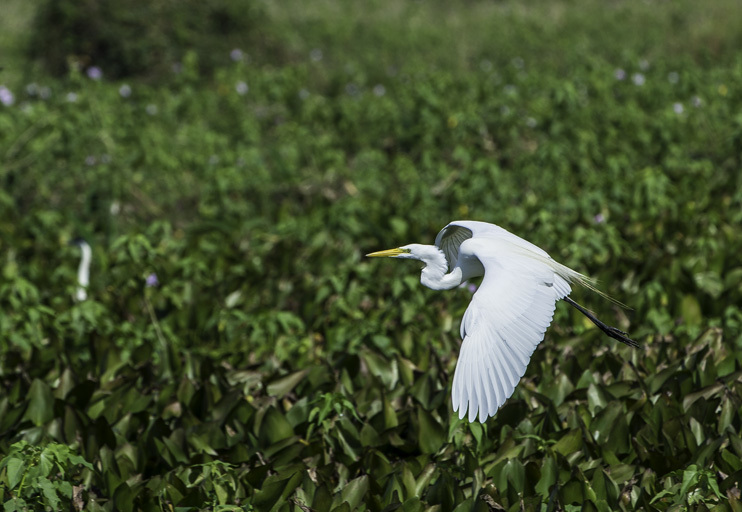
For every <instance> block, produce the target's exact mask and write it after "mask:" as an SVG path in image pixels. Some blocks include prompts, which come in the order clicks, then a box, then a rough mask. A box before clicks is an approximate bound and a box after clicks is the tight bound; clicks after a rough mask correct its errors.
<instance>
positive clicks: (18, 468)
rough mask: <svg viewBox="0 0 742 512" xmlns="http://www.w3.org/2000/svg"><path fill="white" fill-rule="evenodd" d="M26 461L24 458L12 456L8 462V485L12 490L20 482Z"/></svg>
mask: <svg viewBox="0 0 742 512" xmlns="http://www.w3.org/2000/svg"><path fill="white" fill-rule="evenodd" d="M25 468H26V463H25V461H23V460H22V459H16V458H12V459H10V460H9V461H8V463H7V471H8V486H9V488H10V489H11V490H13V489H15V486H16V485H18V483H20V481H21V478H22V477H23V471H24V469H25Z"/></svg>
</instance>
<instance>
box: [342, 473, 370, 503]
mask: <svg viewBox="0 0 742 512" xmlns="http://www.w3.org/2000/svg"><path fill="white" fill-rule="evenodd" d="M368 485H369V481H368V475H363V476H360V477H358V478H356V479H353V480H351V481H350V482H348V484H347V485H346V486H345V487H344V488H343V490H342V492H341V493H340V498H341V499H342V500H343V501H344V502H346V503H348V505H350V508H351V510H356V509H357V508H358V505H360V504H361V503H362V502H363V501H364V497H365V496H366V493H367V492H368Z"/></svg>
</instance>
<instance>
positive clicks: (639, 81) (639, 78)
mask: <svg viewBox="0 0 742 512" xmlns="http://www.w3.org/2000/svg"><path fill="white" fill-rule="evenodd" d="M631 81H632V82H634V85H638V86H639V87H641V86H642V85H644V82H646V81H647V79H646V78H644V75H642V74H641V73H634V74H633V75H631Z"/></svg>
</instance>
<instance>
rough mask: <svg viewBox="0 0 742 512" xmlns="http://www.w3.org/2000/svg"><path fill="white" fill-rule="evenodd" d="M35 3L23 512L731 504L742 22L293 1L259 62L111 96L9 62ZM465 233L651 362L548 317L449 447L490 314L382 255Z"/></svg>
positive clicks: (14, 224)
mask: <svg viewBox="0 0 742 512" xmlns="http://www.w3.org/2000/svg"><path fill="white" fill-rule="evenodd" d="M224 4H225V5H228V2H225V3H224ZM22 5H23V6H25V5H27V3H26V2H22V1H21V0H13V1H11V2H9V7H8V11H7V12H8V13H10V14H9V17H2V18H1V19H2V21H0V44H2V45H3V48H4V49H8V55H9V57H8V60H7V63H6V62H3V63H0V64H2V65H3V66H4V68H5V69H3V70H2V71H0V85H2V86H3V88H4V89H2V88H0V100H2V101H3V103H0V155H2V167H0V184H1V186H0V276H1V277H0V312H2V313H1V314H0V501H2V502H3V503H4V507H5V510H24V509H27V510H32V509H41V508H44V507H49V508H53V509H57V508H59V509H74V510H91V511H94V510H108V511H111V510H114V509H115V510H121V511H129V510H183V511H185V510H198V509H204V508H211V509H213V510H277V511H278V510H280V511H300V510H301V511H306V510H316V511H325V510H337V511H350V510H369V511H381V510H389V511H391V510H402V511H425V510H440V511H449V510H454V509H455V510H458V511H463V510H477V511H487V510H502V509H504V510H509V511H517V510H600V511H604V510H635V509H643V510H708V509H714V510H732V511H739V510H742V503H740V499H741V498H740V490H741V489H742V441H741V440H740V439H741V438H740V432H741V431H742V380H741V378H742V355H741V354H742V309H741V307H740V305H742V263H740V258H739V255H740V254H742V236H740V225H742V172H740V171H741V170H742V115H741V114H740V112H742V87H741V86H740V84H742V57H740V54H739V52H738V48H740V47H742V34H741V33H740V32H739V30H738V20H739V19H740V16H739V15H740V7H739V5H738V2H736V1H732V0H726V1H724V0H720V1H718V2H711V3H707V2H703V3H700V2H691V1H690V0H683V1H679V2H660V3H655V2H634V1H625V2H604V1H602V0H589V1H587V2H570V1H559V2H546V1H543V2H541V1H534V2H511V1H505V2H497V3H494V2H466V3H457V4H456V5H449V4H447V3H445V4H444V3H442V2H441V3H439V2H415V3H392V2H385V1H382V0H378V1H375V2H371V3H369V4H363V7H362V8H361V7H360V6H359V5H360V4H351V3H347V2H334V1H333V2H331V1H329V0H327V1H324V2H316V3H312V4H311V6H310V5H309V4H306V5H305V3H303V2H298V1H291V2H289V3H288V4H287V3H283V2H280V3H279V2H271V3H265V4H259V5H260V6H261V7H260V8H259V9H258V11H256V12H260V13H262V14H261V16H265V20H266V21H265V22H264V25H261V40H260V42H258V43H255V44H254V46H250V47H244V48H241V50H242V52H234V53H233V54H232V55H231V56H230V53H229V50H228V49H226V50H225V52H224V53H223V54H220V55H210V54H207V52H206V50H204V49H203V48H208V49H209V50H208V51H213V48H216V47H218V46H211V45H208V44H206V43H204V46H200V43H199V46H191V47H189V46H188V45H184V46H182V47H172V48H171V47H168V48H169V49H171V50H172V53H169V54H168V55H172V56H173V58H177V64H178V65H177V66H176V67H175V69H176V71H177V72H172V73H170V72H168V73H167V75H166V76H161V75H160V74H159V73H160V72H153V73H152V74H151V75H146V73H145V76H141V75H138V76H136V77H132V76H128V77H124V78H121V79H119V80H118V81H113V80H112V79H111V76H113V74H114V73H113V72H110V73H109V70H112V69H114V66H115V64H117V63H114V62H111V63H110V64H109V63H107V62H97V61H94V60H85V59H84V58H81V59H72V60H71V62H77V63H80V64H82V66H81V67H79V68H78V67H76V66H72V69H70V70H69V71H68V73H67V74H66V75H65V76H64V77H62V78H53V77H51V76H49V75H46V74H44V73H42V72H40V71H37V70H36V69H37V68H39V69H40V67H39V66H36V65H30V66H28V67H26V68H21V67H18V66H17V65H16V63H20V62H22V61H23V57H22V56H23V51H24V50H23V48H24V47H25V44H26V43H30V41H32V40H33V35H32V32H33V31H32V30H30V29H29V34H30V35H27V36H24V31H23V30H20V29H18V27H17V26H16V25H13V30H12V31H10V32H8V31H6V30H2V29H4V28H8V26H9V24H17V23H21V22H22V23H23V24H24V26H26V27H30V26H31V25H30V23H32V20H33V19H34V18H33V16H30V15H29V13H28V12H27V9H26V8H25V7H22ZM3 24H5V25H3ZM8 34H12V35H13V38H12V39H10V36H9V35H8ZM24 37H26V39H25V40H24V39H23V38H24ZM203 37H206V36H203ZM214 37H218V34H217V35H215V36H214ZM136 44H137V45H142V44H144V42H143V41H136ZM78 57H80V56H78ZM82 57H84V56H82ZM118 64H120V63H118ZM166 64H167V69H168V70H169V69H172V68H173V67H172V63H170V62H166ZM204 64H208V65H204ZM86 66H96V67H98V68H100V70H101V71H102V75H103V76H102V79H97V72H95V71H91V68H90V67H86ZM117 73H118V72H117ZM121 73H123V72H121ZM91 77H92V78H91ZM8 94H12V99H11V98H10V96H9V95H8ZM3 98H4V99H5V100H3ZM455 218H471V219H478V220H485V221H489V222H494V223H497V224H499V225H502V226H503V227H506V228H507V229H510V230H511V231H513V232H514V233H516V234H518V235H521V236H523V237H525V238H527V239H528V240H530V241H532V242H534V243H536V244H537V245H539V246H541V247H543V248H544V249H546V250H548V251H549V252H550V253H551V255H552V256H554V257H555V258H556V259H558V260H559V261H561V262H562V263H564V264H566V265H569V266H570V267H572V268H575V269H576V270H579V271H582V272H584V273H587V274H589V275H592V276H594V277H597V278H598V279H599V280H600V281H601V288H602V289H603V290H604V291H606V292H607V293H609V294H611V295H612V296H614V297H615V298H617V299H619V300H621V301H622V302H625V303H626V304H628V305H629V306H630V307H631V308H632V309H629V310H621V309H618V308H616V307H614V306H613V305H612V304H611V303H609V302H607V301H605V300H603V299H601V298H600V297H599V296H597V295H594V294H590V293H589V292H587V291H581V290H577V291H576V292H575V295H574V296H575V297H576V299H577V300H578V301H579V302H582V303H584V304H585V305H586V306H588V307H589V308H590V309H592V310H594V311H595V312H596V313H597V314H598V315H599V316H600V317H601V318H603V319H604V320H605V321H607V322H608V323H610V324H613V325H617V326H619V327H621V328H623V329H624V330H627V331H629V332H630V333H631V335H632V337H633V338H634V339H636V340H637V341H639V342H641V343H642V344H643V347H642V348H641V349H640V350H633V351H632V350H631V349H629V348H627V347H623V346H617V344H616V343H615V342H613V341H612V340H609V339H607V338H606V337H604V336H602V335H601V333H600V332H599V331H597V329H595V328H593V327H592V325H591V324H589V322H588V321H587V320H586V319H584V317H582V316H581V315H579V313H577V312H574V311H571V308H568V307H567V306H566V305H564V304H560V305H558V307H557V312H556V315H555V319H554V323H553V324H552V327H551V328H550V329H549V331H547V334H546V339H545V340H544V342H543V343H542V344H541V345H540V347H539V348H538V349H537V351H536V352H535V354H534V357H533V358H532V360H531V364H530V366H529V369H528V371H527V373H526V375H525V377H524V378H523V379H522V381H521V383H520V385H519V386H518V388H517V389H516V391H515V394H514V395H513V397H512V398H511V399H510V400H509V401H508V402H507V403H506V405H505V406H504V407H503V408H502V409H501V410H500V411H499V413H498V414H497V415H496V416H495V417H494V418H492V419H490V420H489V421H488V422H487V423H486V424H484V425H481V424H479V423H474V424H469V423H468V422H465V421H459V420H458V419H457V418H456V417H455V416H454V415H453V413H452V411H451V404H450V396H449V394H450V385H451V380H452V376H453V370H454V368H455V364H456V355H457V353H458V346H459V343H460V340H459V335H458V322H459V319H460V318H461V316H462V315H463V312H464V310H465V308H466V306H467V304H468V302H469V300H470V292H469V291H468V290H466V289H458V290H454V291H450V292H447V293H440V292H439V293H436V292H433V291H431V290H428V289H426V288H424V287H422V286H421V285H420V283H419V273H418V270H419V267H418V265H414V264H405V263H403V262H393V263H392V262H388V261H373V260H366V259H365V258H364V257H363V254H365V253H367V252H370V251H372V250H379V249H386V248H389V247H393V246H396V245H402V244H405V243H410V242H422V243H430V242H432V240H433V237H434V236H435V234H436V233H437V232H438V230H439V229H440V228H441V227H443V226H444V225H445V224H446V223H447V222H448V221H450V220H453V219H455ZM78 235H80V236H83V237H85V238H86V239H87V240H88V241H89V242H90V244H91V245H92V247H93V266H92V270H91V285H90V289H89V292H88V297H89V299H88V300H87V301H85V302H81V303H75V302H74V301H73V295H74V290H75V286H76V269H77V263H78V261H79V250H78V249H77V248H75V247H70V246H68V245H67V242H68V241H69V240H70V239H72V238H74V237H75V236H78Z"/></svg>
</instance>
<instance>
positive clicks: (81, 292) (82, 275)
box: [70, 238, 93, 302]
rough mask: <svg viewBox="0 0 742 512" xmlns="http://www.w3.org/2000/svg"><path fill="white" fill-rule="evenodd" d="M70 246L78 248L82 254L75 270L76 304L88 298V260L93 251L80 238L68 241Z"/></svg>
mask: <svg viewBox="0 0 742 512" xmlns="http://www.w3.org/2000/svg"><path fill="white" fill-rule="evenodd" d="M70 245H75V246H77V247H79V248H80V251H81V252H82V258H81V259H80V266H79V267H78V268H77V289H76V290H75V299H76V300H77V301H78V302H82V301H84V300H86V299H87V298H88V291H87V289H88V285H89V284H90V260H91V258H92V255H93V251H92V250H91V249H90V245H89V244H88V243H87V242H86V241H85V240H83V239H82V238H75V239H74V240H72V241H70Z"/></svg>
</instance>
